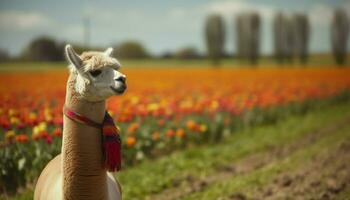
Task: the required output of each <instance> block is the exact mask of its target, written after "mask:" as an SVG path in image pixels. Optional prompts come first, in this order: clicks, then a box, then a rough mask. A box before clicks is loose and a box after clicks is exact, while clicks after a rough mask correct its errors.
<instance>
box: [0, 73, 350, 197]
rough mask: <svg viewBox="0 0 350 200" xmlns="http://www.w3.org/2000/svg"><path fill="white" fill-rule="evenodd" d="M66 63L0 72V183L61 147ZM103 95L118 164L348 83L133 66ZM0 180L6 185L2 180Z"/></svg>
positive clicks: (331, 77) (325, 77)
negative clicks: (112, 92)
mask: <svg viewBox="0 0 350 200" xmlns="http://www.w3.org/2000/svg"><path fill="white" fill-rule="evenodd" d="M67 71H68V70H65V69H59V70H51V71H37V72H27V73H24V72H19V71H16V72H6V73H2V74H0V94H1V96H0V156H1V158H2V159H1V161H0V164H1V165H0V168H1V169H0V178H1V179H0V185H4V188H2V189H6V190H8V191H11V190H12V191H13V190H15V189H16V188H17V187H19V186H21V185H24V184H25V183H27V182H30V181H32V180H34V179H35V177H37V176H38V174H39V173H40V171H41V170H42V168H43V167H44V166H45V164H46V163H47V162H48V160H50V159H51V158H53V157H54V156H55V155H57V154H58V153H59V152H60V149H61V136H62V128H63V127H62V107H63V104H64V97H65V84H66V79H67V76H68V72H67ZM123 72H124V73H125V74H126V75H127V83H128V91H127V93H126V94H125V95H123V96H119V97H117V96H116V97H113V98H111V99H110V100H108V111H109V113H110V114H111V115H112V116H113V117H114V119H115V121H116V123H117V125H118V126H119V127H120V129H121V134H122V135H121V136H122V141H123V159H124V166H130V165H134V164H137V163H138V162H140V161H142V160H143V159H145V158H154V157H159V156H163V155H166V154H168V153H170V152H172V151H174V150H177V149H180V148H186V147H190V146H194V145H203V144H208V143H215V142H219V141H220V140H223V139H224V138H225V137H226V136H227V135H230V134H234V132H235V130H237V129H239V128H242V127H247V126H248V127H249V126H253V125H254V124H259V123H269V122H273V121H275V120H277V119H278V118H281V117H286V116H288V113H289V112H294V111H295V110H296V109H298V110H302V109H303V108H305V106H307V104H312V102H313V101H317V100H319V99H328V98H330V97H335V96H338V95H341V94H343V93H344V92H345V91H348V90H349V89H350V76H349V74H350V70H349V69H335V68H325V69H314V68H311V69H277V68H274V69H229V68H223V69H210V68H205V69H200V68H190V69H186V68H181V69H180V68H168V69H167V68H159V69H157V68H149V69H147V68H142V69H139V68H134V69H125V70H124V71H123ZM5 183H6V184H5Z"/></svg>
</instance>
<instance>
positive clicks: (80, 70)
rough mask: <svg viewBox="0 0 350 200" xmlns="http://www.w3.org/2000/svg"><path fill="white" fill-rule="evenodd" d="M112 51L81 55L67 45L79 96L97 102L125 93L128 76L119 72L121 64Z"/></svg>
mask: <svg viewBox="0 0 350 200" xmlns="http://www.w3.org/2000/svg"><path fill="white" fill-rule="evenodd" d="M112 51H113V49H112V48H108V49H107V50H106V51H104V52H97V51H88V52H84V53H82V54H81V55H80V56H79V55H78V54H77V53H75V51H74V50H73V48H72V46H71V45H69V44H68V45H67V46H66V47H65V54H66V57H67V59H68V61H69V63H70V65H69V68H70V72H71V74H72V75H74V76H75V82H74V86H73V87H74V90H75V92H76V93H78V95H79V97H81V98H82V99H85V100H87V101H90V102H97V101H102V100H105V99H107V98H108V97H110V96H113V95H119V94H122V93H124V91H125V89H126V82H125V81H126V76H125V75H124V74H122V73H120V72H119V69H120V64H119V62H118V60H117V59H115V58H113V57H111V53H112Z"/></svg>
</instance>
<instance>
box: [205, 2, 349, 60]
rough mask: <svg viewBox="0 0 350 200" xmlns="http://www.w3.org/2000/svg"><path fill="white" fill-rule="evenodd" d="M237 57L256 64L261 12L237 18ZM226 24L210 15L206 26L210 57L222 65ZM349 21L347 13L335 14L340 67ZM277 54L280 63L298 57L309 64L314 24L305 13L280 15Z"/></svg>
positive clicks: (334, 37) (336, 53)
mask: <svg viewBox="0 0 350 200" xmlns="http://www.w3.org/2000/svg"><path fill="white" fill-rule="evenodd" d="M235 31H236V51H237V57H238V58H240V59H242V60H248V61H250V62H251V63H252V64H256V63H257V61H258V58H259V54H260V52H259V50H260V43H261V41H260V40H261V36H260V35H261V19H260V16H259V14H258V13H254V12H253V13H244V14H240V15H238V16H237V18H236V27H235ZM225 33H226V30H225V23H224V21H223V18H222V17H221V16H220V15H217V14H213V15H210V16H208V18H207V20H206V24H205V41H206V46H207V52H208V57H209V58H210V59H211V60H212V62H213V64H219V61H220V58H222V57H223V56H224V55H225V53H224V46H225V36H226V34H225ZM348 35H349V19H348V16H347V14H346V12H345V11H344V10H341V9H338V10H336V11H335V12H334V17H333V20H332V24H331V45H332V52H333V54H334V58H335V60H336V62H337V63H338V64H344V63H345V59H346V54H347V40H348ZM273 38H274V55H275V58H276V60H277V61H278V62H280V63H283V62H291V61H292V60H293V59H294V58H298V59H299V60H300V62H302V63H306V62H307V58H308V46H309V41H310V22H309V20H308V17H307V15H305V14H301V13H298V14H294V15H289V16H288V15H285V14H283V13H278V14H276V16H275V18H274V21H273Z"/></svg>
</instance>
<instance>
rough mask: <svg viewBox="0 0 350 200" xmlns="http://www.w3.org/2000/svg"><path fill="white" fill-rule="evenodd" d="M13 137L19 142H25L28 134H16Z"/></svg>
mask: <svg viewBox="0 0 350 200" xmlns="http://www.w3.org/2000/svg"><path fill="white" fill-rule="evenodd" d="M15 139H16V141H17V142H20V143H26V142H28V140H29V139H28V136H27V135H25V134H20V135H17V136H16V138H15Z"/></svg>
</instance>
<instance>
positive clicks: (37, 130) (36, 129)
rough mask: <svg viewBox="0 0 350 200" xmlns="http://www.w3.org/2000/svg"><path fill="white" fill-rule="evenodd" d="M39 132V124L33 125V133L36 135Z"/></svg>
mask: <svg viewBox="0 0 350 200" xmlns="http://www.w3.org/2000/svg"><path fill="white" fill-rule="evenodd" d="M39 133H40V130H39V126H34V127H33V135H38V134H39Z"/></svg>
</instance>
